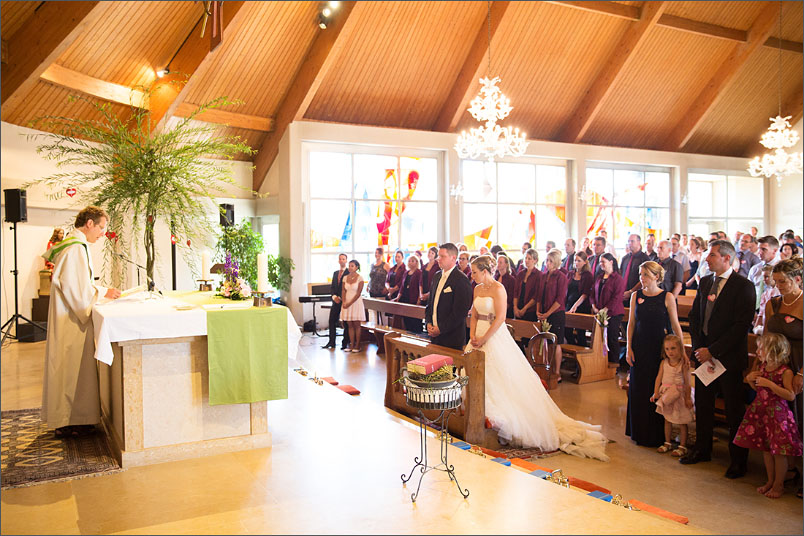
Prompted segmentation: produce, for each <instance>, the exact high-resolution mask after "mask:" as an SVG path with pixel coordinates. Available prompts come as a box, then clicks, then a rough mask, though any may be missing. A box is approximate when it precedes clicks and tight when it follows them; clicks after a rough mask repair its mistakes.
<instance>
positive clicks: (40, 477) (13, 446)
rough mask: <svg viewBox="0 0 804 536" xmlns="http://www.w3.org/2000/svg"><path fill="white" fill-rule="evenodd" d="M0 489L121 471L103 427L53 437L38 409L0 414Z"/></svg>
mask: <svg viewBox="0 0 804 536" xmlns="http://www.w3.org/2000/svg"><path fill="white" fill-rule="evenodd" d="M0 429H2V433H1V434H0V458H1V461H2V467H0V489H9V488H19V487H23V486H30V485H33V484H40V483H43V482H57V481H62V480H71V479H74V478H85V477H88V476H97V475H99V474H106V473H116V472H119V471H122V469H121V468H120V466H119V465H118V464H117V460H115V458H114V456H113V455H112V451H111V449H110V448H109V443H108V441H107V439H106V434H105V432H104V431H103V427H101V426H99V427H98V431H97V432H96V433H95V434H93V435H90V436H83V437H70V438H65V439H56V437H55V436H54V435H53V430H48V429H47V427H46V426H45V423H43V422H42V420H41V419H40V418H39V408H36V409H21V410H14V411H4V412H2V414H0Z"/></svg>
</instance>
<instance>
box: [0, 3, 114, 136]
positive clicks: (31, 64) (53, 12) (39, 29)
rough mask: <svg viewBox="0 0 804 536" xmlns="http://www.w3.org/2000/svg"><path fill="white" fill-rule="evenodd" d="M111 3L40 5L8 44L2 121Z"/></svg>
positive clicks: (0, 90)
mask: <svg viewBox="0 0 804 536" xmlns="http://www.w3.org/2000/svg"><path fill="white" fill-rule="evenodd" d="M110 4H111V2H43V3H42V5H41V6H40V7H39V8H37V10H36V11H35V12H34V14H33V15H31V16H30V17H29V18H28V20H27V21H25V23H24V24H23V25H22V27H21V28H20V29H19V30H18V31H17V32H15V33H14V35H13V36H12V38H11V40H10V41H9V42H8V52H7V56H8V58H7V61H6V62H3V64H2V72H0V76H2V80H3V84H2V88H0V103H2V119H3V120H5V119H6V117H7V116H8V114H10V113H11V111H13V109H14V108H15V107H16V105H17V104H18V103H19V102H20V101H21V100H22V99H24V98H25V96H26V95H27V94H28V93H30V91H31V90H32V89H33V87H34V85H36V82H37V81H38V80H39V76H40V75H41V74H42V73H43V72H45V70H46V69H47V68H48V67H49V66H50V65H51V64H53V63H54V62H55V61H56V59H57V58H58V57H59V56H61V54H62V53H64V51H66V50H67V49H68V48H69V47H70V45H71V44H72V43H73V42H74V41H75V40H76V38H78V36H79V35H80V34H81V33H82V32H83V31H84V30H85V29H86V28H87V27H88V26H90V25H91V24H92V23H93V22H95V21H96V20H98V18H99V17H101V16H102V15H103V13H104V12H105V11H106V10H107V9H108V7H109V5H110Z"/></svg>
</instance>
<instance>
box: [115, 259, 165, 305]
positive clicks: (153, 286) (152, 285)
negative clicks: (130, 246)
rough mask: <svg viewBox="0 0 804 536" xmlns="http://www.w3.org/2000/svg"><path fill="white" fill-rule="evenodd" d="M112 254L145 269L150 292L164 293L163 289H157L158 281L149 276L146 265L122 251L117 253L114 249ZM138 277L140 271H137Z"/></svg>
mask: <svg viewBox="0 0 804 536" xmlns="http://www.w3.org/2000/svg"><path fill="white" fill-rule="evenodd" d="M112 254H113V255H114V256H115V257H117V258H119V259H121V260H123V261H125V262H127V263H129V264H133V265H134V266H136V267H137V268H139V269H140V270H143V271H144V272H145V280H146V281H147V282H148V292H154V291H156V292H158V293H159V294H160V295H161V294H162V291H161V290H156V282H155V281H154V280H153V279H151V278H150V277H148V271H147V270H146V269H145V267H144V266H142V265H141V264H137V263H136V262H134V261H132V260H131V259H129V258H128V257H126V256H125V255H123V254H122V253H117V252H114V251H113V252H112ZM137 277H138V278H139V271H138V272H137Z"/></svg>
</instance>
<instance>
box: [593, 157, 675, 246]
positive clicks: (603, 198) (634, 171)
mask: <svg viewBox="0 0 804 536" xmlns="http://www.w3.org/2000/svg"><path fill="white" fill-rule="evenodd" d="M586 192H587V193H586V229H585V230H584V231H585V236H588V237H590V238H592V237H595V236H597V235H599V234H600V232H601V231H606V233H607V234H608V241H609V242H611V243H613V244H614V246H615V248H617V250H618V253H619V252H620V251H624V248H625V247H626V244H627V242H628V235H629V234H632V233H637V234H639V235H640V236H641V237H642V240H643V241H644V240H645V237H646V236H647V235H648V234H649V233H653V234H655V235H656V239H657V240H661V239H662V238H666V237H668V236H669V233H670V170H669V169H666V168H653V167H637V166H622V165H619V166H609V165H599V166H598V165H595V166H591V165H590V166H588V167H587V168H586Z"/></svg>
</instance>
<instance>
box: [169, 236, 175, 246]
mask: <svg viewBox="0 0 804 536" xmlns="http://www.w3.org/2000/svg"><path fill="white" fill-rule="evenodd" d="M170 243H171V244H174V245H175V244H176V236H175V235H170Z"/></svg>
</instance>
